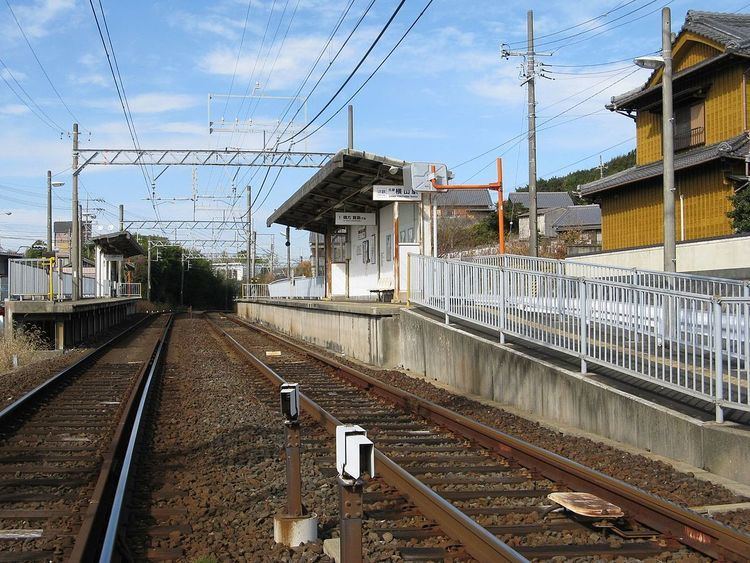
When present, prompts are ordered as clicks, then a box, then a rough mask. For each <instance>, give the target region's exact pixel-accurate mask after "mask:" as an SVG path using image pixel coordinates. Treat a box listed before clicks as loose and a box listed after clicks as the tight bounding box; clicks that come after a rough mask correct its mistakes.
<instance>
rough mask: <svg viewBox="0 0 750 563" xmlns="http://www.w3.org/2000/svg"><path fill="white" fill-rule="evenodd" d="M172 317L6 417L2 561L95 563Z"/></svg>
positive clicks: (1, 430)
mask: <svg viewBox="0 0 750 563" xmlns="http://www.w3.org/2000/svg"><path fill="white" fill-rule="evenodd" d="M169 321H170V317H169V316H167V315H164V316H161V317H159V318H156V319H153V318H145V319H144V322H143V323H142V324H139V325H134V326H132V327H130V328H129V329H126V331H124V332H123V333H121V334H120V335H119V336H117V337H115V338H113V339H112V340H110V341H109V342H107V343H106V344H105V345H103V346H101V347H100V348H98V349H96V350H94V351H92V352H91V353H90V354H88V355H86V356H85V357H83V358H82V359H80V360H79V361H78V362H76V363H75V364H74V365H72V366H70V367H68V368H66V369H65V370H63V371H61V372H60V373H59V374H57V375H56V376H54V377H53V378H51V379H49V380H48V381H47V382H46V383H44V384H42V385H40V386H39V387H37V388H36V389H35V390H33V391H30V392H29V393H27V394H26V395H24V396H22V397H21V398H19V399H18V400H17V401H15V402H14V403H12V404H11V405H9V406H7V407H6V408H5V409H3V411H2V412H0V550H2V553H0V560H2V561H16V560H17V561H36V560H41V561H53V560H54V561H62V560H68V561H90V560H92V558H93V557H95V556H96V554H97V553H98V548H99V541H100V538H101V534H102V530H103V526H104V525H105V524H106V517H107V514H106V508H107V506H108V502H109V499H110V498H111V493H112V485H113V483H114V482H116V478H117V473H118V471H119V465H120V460H121V454H122V446H123V444H124V440H125V439H126V438H127V435H128V432H129V425H130V421H131V420H132V412H133V411H132V409H131V407H132V406H133V405H134V404H135V403H136V402H137V399H138V396H139V393H140V391H141V389H142V383H143V381H144V379H145V377H146V374H147V373H148V372H149V370H150V368H151V366H152V364H153V362H154V361H155V357H156V351H157V350H158V349H159V344H160V343H161V342H162V341H163V340H164V338H165V337H166V332H167V330H168V327H169Z"/></svg>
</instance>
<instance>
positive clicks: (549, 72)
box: [0, 0, 750, 257]
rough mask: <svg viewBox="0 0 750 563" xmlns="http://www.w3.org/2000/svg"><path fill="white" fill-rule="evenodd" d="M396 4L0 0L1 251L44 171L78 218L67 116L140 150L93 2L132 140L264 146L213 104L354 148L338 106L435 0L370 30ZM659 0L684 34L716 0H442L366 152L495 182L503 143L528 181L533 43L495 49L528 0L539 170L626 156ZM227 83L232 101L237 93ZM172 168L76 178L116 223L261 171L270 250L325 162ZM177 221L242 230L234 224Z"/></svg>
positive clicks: (104, 144) (415, 33)
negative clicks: (615, 107) (535, 63)
mask: <svg viewBox="0 0 750 563" xmlns="http://www.w3.org/2000/svg"><path fill="white" fill-rule="evenodd" d="M400 2H401V0H374V2H373V0H328V1H326V0H250V1H249V2H248V0H216V1H212V2H205V1H201V0H163V1H157V0H151V1H145V0H130V1H128V2H121V1H118V2H115V1H113V0H101V4H100V1H99V0H93V2H91V1H90V0H25V1H22V0H7V1H6V0H3V2H0V77H1V78H2V79H3V80H2V82H0V123H1V124H2V127H0V247H2V248H6V249H13V250H15V249H18V248H19V247H23V246H24V245H29V244H31V243H33V241H34V240H36V239H45V238H46V234H45V233H46V171H47V170H52V172H53V174H54V179H55V180H56V181H61V182H65V185H64V186H62V187H58V188H55V189H54V200H53V207H54V217H55V220H70V216H71V211H70V200H71V174H70V172H71V168H70V167H71V159H72V140H71V134H70V132H71V131H72V123H73V122H74V121H75V122H78V123H79V125H80V131H81V134H80V139H79V140H80V144H81V148H87V149H88V148H107V149H116V148H126V149H127V148H132V147H133V140H132V138H131V134H130V132H129V130H128V126H127V124H126V119H125V117H124V113H123V109H122V106H121V103H120V99H119V98H118V92H117V90H116V88H115V81H114V79H113V75H112V72H111V70H110V66H109V64H108V59H107V54H106V53H105V49H104V47H103V45H102V41H101V38H100V35H99V31H98V29H97V22H96V21H95V18H94V13H93V11H92V4H93V6H94V7H95V9H96V12H97V15H98V18H99V25H100V26H101V27H102V31H103V33H104V34H105V37H106V29H105V26H104V20H103V19H102V13H101V11H100V6H101V8H103V10H104V14H105V16H106V28H108V30H109V34H110V38H111V43H112V46H113V48H114V56H115V57H116V62H117V68H116V69H115V75H117V72H116V70H117V69H119V76H120V77H121V81H122V85H123V88H124V92H125V98H124V100H125V101H126V102H127V106H128V107H129V109H130V114H131V115H132V120H133V124H134V127H135V131H136V134H137V140H138V141H139V146H140V147H142V148H148V149H164V148H172V149H180V148H193V149H205V148H224V147H240V148H243V149H260V148H262V147H263V135H262V134H261V133H259V132H247V131H234V132H213V133H210V132H209V126H208V124H209V116H210V118H211V120H213V121H214V122H215V123H217V127H216V128H218V129H230V130H231V129H232V128H233V127H235V126H234V125H232V123H233V122H235V121H237V120H239V121H240V122H241V123H243V124H244V123H247V122H248V121H249V120H252V121H253V124H254V127H255V128H256V129H255V130H256V131H258V130H260V129H262V128H267V129H268V128H270V133H269V134H268V136H267V138H266V139H267V142H268V139H269V138H270V139H271V142H273V139H274V138H276V139H278V140H279V141H281V145H280V146H281V148H284V149H286V148H288V147H289V146H290V143H289V142H286V143H284V141H286V140H287V139H288V138H289V137H290V136H292V135H295V137H294V139H295V140H296V144H295V145H294V147H293V148H294V150H309V151H321V152H336V151H337V150H340V149H341V148H344V147H345V146H346V142H347V127H346V111H342V112H340V113H339V114H337V115H333V114H334V112H335V111H336V110H338V109H339V108H340V107H343V106H344V105H345V102H346V101H347V99H348V98H349V97H350V96H351V95H352V94H353V93H355V91H356V90H357V89H359V88H360V86H361V85H362V84H363V83H364V82H365V80H366V79H367V78H368V76H370V75H371V73H372V72H373V71H374V70H375V68H376V67H377V66H378V65H379V64H380V63H381V61H382V60H383V59H384V57H385V56H386V55H387V54H388V52H389V51H390V50H391V49H392V48H393V47H394V45H396V43H397V42H398V41H399V39H400V38H401V37H402V36H403V35H404V33H405V32H406V31H407V29H408V28H409V26H410V25H412V23H413V22H414V21H415V18H417V16H418V15H419V14H420V12H421V11H422V10H423V8H424V7H425V5H426V4H427V2H428V0H405V1H404V2H403V6H402V7H401V9H400V10H399V11H398V12H397V13H396V15H395V17H393V19H392V21H391V23H390V24H389V25H388V27H387V29H386V30H385V32H384V33H382V35H380V38H379V39H378V36H379V34H380V33H381V31H382V30H383V29H384V26H385V25H386V23H387V22H388V20H389V18H391V16H392V14H393V13H394V11H395V10H396V9H397V7H398V5H399V4H400ZM666 4H668V5H669V6H670V8H671V9H672V22H673V23H672V25H673V31H674V32H678V31H679V29H680V27H681V25H682V22H683V21H684V18H685V13H686V11H687V10H688V9H694V10H707V11H710V10H715V9H717V3H716V2H708V1H706V0H692V1H690V2H688V1H685V0H674V1H672V2H667V1H666V0H659V1H656V0H653V1H650V0H606V1H603V0H579V1H577V2H568V1H564V2H563V1H546V2H544V1H534V2H529V1H528V0H527V1H526V2H519V1H516V0H512V1H504V2H498V1H496V0H472V1H456V0H433V1H432V3H431V4H430V6H429V8H428V9H427V10H426V12H425V13H424V15H423V16H422V17H421V19H419V21H418V22H417V23H416V25H415V26H414V27H413V28H412V29H411V31H410V32H408V33H407V34H406V36H405V38H404V40H403V41H402V42H401V44H400V45H399V46H398V47H397V48H396V50H395V51H394V52H393V54H392V55H391V56H390V58H388V60H387V61H386V62H385V63H384V64H383V65H382V67H380V69H379V70H377V72H375V74H374V75H373V77H372V79H370V80H369V82H367V84H366V85H365V86H364V88H362V89H361V91H360V92H359V93H358V94H357V95H356V97H355V98H354V100H353V101H352V103H353V104H354V108H355V109H354V112H355V119H354V121H355V148H356V149H359V150H365V151H368V152H371V153H375V154H379V155H386V156H390V157H393V158H397V159H401V160H407V161H430V162H442V163H446V164H447V165H448V166H449V168H450V169H451V170H453V171H454V173H455V181H456V182H467V181H470V182H471V183H481V182H490V181H493V180H495V178H494V174H495V167H494V166H493V164H494V159H495V158H496V157H502V158H503V165H504V176H505V177H504V182H505V186H506V192H507V191H511V190H513V189H515V188H517V187H519V186H524V185H526V183H527V181H528V153H527V148H526V142H525V137H524V133H525V131H526V122H527V113H526V112H527V103H526V88H525V87H523V86H522V79H521V77H520V74H521V64H522V62H523V59H522V58H521V57H519V56H511V57H509V58H507V59H505V58H503V57H501V45H502V44H507V48H508V49H509V50H511V51H523V50H525V47H526V45H525V40H526V19H527V10H530V9H531V10H533V11H534V28H535V35H536V37H537V47H536V50H537V51H538V52H540V53H542V54H541V55H540V56H539V57H538V60H539V61H540V62H541V63H542V65H543V66H541V67H540V69H539V73H540V76H538V77H537V80H536V84H537V124H538V128H539V129H538V135H537V137H538V157H537V160H538V174H539V176H540V177H542V178H544V177H549V176H553V175H559V174H564V173H567V172H569V171H572V170H576V169H580V168H588V167H591V166H595V165H597V164H598V162H599V157H600V156H601V157H602V158H603V159H604V160H607V159H608V158H611V157H612V156H616V155H619V154H623V153H625V152H627V151H628V150H631V149H632V148H634V147H635V138H634V137H635V126H634V123H633V121H632V120H630V119H629V118H627V117H625V116H622V115H618V114H614V113H611V112H609V111H607V110H606V109H604V105H605V104H606V103H607V102H608V101H609V99H610V98H611V96H613V95H615V94H620V93H623V92H625V91H628V90H630V89H632V88H635V87H637V86H639V85H641V84H642V83H643V82H645V80H646V79H647V78H648V76H649V71H646V70H639V69H637V67H635V66H634V65H633V64H632V62H631V59H632V58H633V57H635V56H638V55H643V54H648V53H652V52H654V51H656V50H657V49H659V48H660V41H661V39H660V30H661V8H662V7H663V6H664V5H666ZM9 6H10V7H9ZM11 8H12V12H11ZM748 9H750V4H747V2H746V1H743V0H724V1H723V2H721V10H722V11H727V12H734V11H743V12H744V11H747V10H748ZM14 15H15V19H14ZM16 19H17V22H18V23H17V22H16ZM360 19H361V22H360V23H359V25H358V26H357V22H358V20H360ZM355 26H357V27H356V30H355ZM21 30H23V34H22V31H21ZM334 30H335V33H334ZM350 34H351V37H350V38H349V39H348V40H347V37H348V36H349V35H350ZM24 35H25V38H24ZM331 36H332V39H331V40H330V42H329V38H331ZM376 40H377V42H376ZM27 41H28V43H27ZM374 42H376V44H375V47H374V48H372V50H371V52H370V53H369V55H368V56H367V57H366V58H365V59H364V62H363V63H362V64H361V66H360V67H359V68H358V69H357V71H356V72H355V73H354V74H353V76H352V78H351V79H350V80H349V82H348V83H347V84H346V85H345V86H344V87H343V88H342V89H341V91H340V93H338V95H337V96H336V97H334V98H333V101H332V102H331V103H330V105H328V107H327V108H326V104H327V103H328V102H329V101H330V100H331V99H332V97H333V96H334V94H336V92H337V91H338V90H339V89H340V87H341V86H342V84H343V83H344V82H345V80H346V79H347V77H348V76H349V75H350V74H351V73H352V71H353V70H354V69H355V67H357V65H358V63H359V62H360V60H361V59H362V58H363V55H365V53H366V52H367V50H368V49H369V48H370V47H371V45H372V44H373V43H374ZM29 45H30V46H29ZM32 49H33V51H32ZM37 59H38V60H37ZM110 60H112V59H110ZM112 62H113V63H114V60H112ZM316 62H317V64H316ZM603 63H610V64H603ZM113 66H114V65H113ZM308 74H309V78H308V79H307V80H306V81H305V79H306V77H307V76H308ZM316 83H317V86H315V85H316ZM314 86H315V87H314ZM313 87H314V88H313ZM230 93H231V94H232V95H233V96H235V97H232V98H228V97H226V96H227V95H228V94H230ZM209 95H212V97H211V98H209ZM295 98H296V99H295ZM303 99H304V100H306V103H305V104H302V101H303ZM287 108H290V109H291V111H287V112H285V110H286V109H287ZM298 110H299V111H298ZM321 110H322V113H321ZM284 114H286V117H284ZM294 114H296V117H295V118H294V120H293V121H292V123H291V125H290V126H289V127H288V128H287V125H289V122H290V118H291V116H292V115H294ZM318 114H320V116H319V117H318V118H317V119H315V120H313V118H314V117H316V116H317V115H318ZM305 115H306V116H307V120H308V121H307V122H306V121H305V117H304V116H305ZM331 116H333V117H332V118H331V119H330V121H329V122H328V123H327V124H326V125H324V126H323V127H321V128H320V129H318V127H319V126H320V125H321V124H322V123H324V122H325V121H326V120H328V119H329V117H331ZM222 118H223V121H224V125H223V126H222V125H221V120H222ZM279 122H281V126H280V127H279V128H276V124H277V123H279ZM306 124H307V128H306V129H304V130H303V131H300V130H301V129H302V128H303V127H305V126H306ZM245 129H247V127H245ZM274 129H275V130H276V132H275V133H274V131H273V130H274ZM310 132H314V134H312V135H311V136H309V138H307V139H304V137H306V136H307V134H308V133H310ZM272 133H273V134H272ZM279 133H282V134H281V138H280V139H279V138H278V134H279ZM162 170H163V169H162V168H157V167H154V168H150V167H147V168H145V169H144V170H141V169H140V168H138V167H117V168H115V167H101V166H98V167H87V168H86V169H85V170H84V171H83V173H82V174H81V175H80V199H81V203H82V204H83V206H84V208H86V207H88V211H89V213H91V214H92V215H95V216H96V217H95V219H94V223H95V231H96V232H107V231H111V230H116V228H117V206H118V205H119V204H123V205H124V206H125V217H126V219H127V220H130V219H132V220H136V219H153V218H154V217H155V214H156V213H158V216H159V217H160V218H162V219H169V218H176V219H190V218H192V217H193V214H194V210H193V207H194V205H193V202H192V201H187V200H186V199H185V198H188V197H190V196H191V194H192V193H193V189H194V186H195V190H196V192H197V193H198V194H199V195H200V196H201V197H200V198H199V199H198V200H197V202H196V203H195V207H196V210H195V217H196V218H197V219H203V220H208V219H216V218H220V217H236V218H241V217H243V216H244V214H245V212H246V209H245V201H246V200H245V198H246V196H245V192H244V190H245V189H246V186H247V185H250V186H252V188H251V189H252V191H253V195H254V196H256V195H258V193H259V192H260V195H259V197H258V198H257V199H256V200H255V205H254V207H253V211H252V213H253V217H254V218H255V220H254V224H255V228H256V230H257V231H258V233H259V238H258V244H259V246H261V245H262V246H265V247H268V246H269V244H270V242H271V240H272V237H271V236H268V235H274V237H273V240H274V242H275V244H276V248H277V249H279V248H283V246H282V244H283V241H282V238H283V237H282V232H283V228H282V227H280V226H278V225H276V226H273V227H271V228H267V227H266V225H265V223H266V218H267V217H268V216H269V215H270V214H271V213H272V212H273V210H274V209H275V208H277V207H278V206H279V205H281V204H282V203H283V202H284V201H285V200H286V199H287V198H288V197H289V196H290V195H291V194H293V193H294V192H295V191H296V190H297V189H298V188H299V187H300V185H301V184H302V183H303V182H304V181H305V180H306V179H308V178H309V177H310V176H311V175H312V174H313V173H314V170H311V169H284V170H283V171H282V172H281V174H280V175H279V176H278V179H277V180H276V181H275V182H274V179H275V178H276V171H273V172H271V173H270V174H269V176H268V178H266V182H265V184H264V182H263V180H264V177H265V170H260V169H242V170H239V171H238V169H237V168H231V169H229V168H215V167H203V168H200V167H199V168H196V169H195V170H194V169H193V168H192V167H170V168H168V169H166V170H164V171H163V174H161V175H160V176H159V178H158V179H156V180H155V182H153V183H152V181H153V179H154V177H155V176H157V175H159V174H160V173H161V172H162ZM261 186H262V189H263V191H262V192H261V191H260V190H261ZM152 196H154V197H155V198H157V199H154V197H152ZM233 196H234V197H233ZM148 198H151V199H148ZM175 198H177V199H175ZM233 202H234V205H232V203H233ZM172 234H175V233H172ZM176 235H177V237H178V238H189V237H194V238H211V239H222V240H230V241H231V240H234V238H235V234H234V233H230V232H228V231H227V232H221V233H217V232H213V233H212V232H194V233H193V234H189V233H185V232H178V233H176ZM306 241H307V235H306V233H302V232H294V233H293V235H292V256H294V257H297V256H301V255H304V256H307V255H308V254H309V250H308V248H307V247H306ZM226 247H227V248H228V247H231V245H229V246H226ZM215 248H219V247H218V246H217V247H215Z"/></svg>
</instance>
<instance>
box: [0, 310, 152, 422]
mask: <svg viewBox="0 0 750 563" xmlns="http://www.w3.org/2000/svg"><path fill="white" fill-rule="evenodd" d="M151 318H152V317H151V316H146V317H144V318H142V319H141V320H139V321H137V322H135V323H133V324H132V325H131V326H129V327H127V328H126V329H124V330H123V331H122V332H120V333H118V334H116V335H115V336H113V337H112V338H110V339H109V340H107V341H106V342H105V343H104V344H102V345H101V346H99V347H98V348H95V349H94V350H92V351H91V352H89V353H88V354H86V355H85V356H84V357H83V358H81V359H80V360H78V361H77V362H75V363H74V364H72V365H70V366H68V367H66V368H64V369H62V370H61V371H59V372H58V373H56V374H55V375H53V376H52V377H50V378H49V379H48V380H47V381H45V382H44V383H42V384H40V385H39V386H37V387H35V388H34V389H32V390H31V391H29V392H28V393H25V394H24V395H22V396H21V397H19V398H18V399H16V400H15V401H14V402H13V403H11V404H10V405H8V406H7V407H5V408H4V409H3V410H2V411H0V433H1V432H3V431H5V430H6V429H7V428H8V426H9V425H10V424H12V423H14V422H15V418H16V416H17V414H18V412H20V411H21V410H23V409H25V408H27V407H29V406H31V405H34V404H35V403H36V402H37V401H39V400H41V399H42V397H44V396H46V394H47V393H49V392H50V391H51V390H52V389H53V388H54V387H55V385H57V384H58V383H62V382H63V381H65V380H67V379H71V378H73V377H75V376H76V375H78V374H79V373H80V372H81V371H83V370H85V369H86V368H88V367H89V366H90V365H91V364H92V363H93V362H94V361H96V360H97V359H98V358H99V357H101V356H102V355H104V353H105V352H107V351H108V350H109V349H110V348H111V347H112V346H114V345H115V344H117V343H118V342H119V341H120V340H122V339H123V338H125V337H126V336H128V335H129V334H130V333H132V332H133V331H135V329H137V328H138V327H140V326H141V325H142V324H144V323H145V322H147V321H148V320H150V319H151Z"/></svg>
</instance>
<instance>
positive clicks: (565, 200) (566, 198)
mask: <svg viewBox="0 0 750 563" xmlns="http://www.w3.org/2000/svg"><path fill="white" fill-rule="evenodd" d="M508 201H510V202H511V203H512V204H514V205H522V206H523V207H525V208H526V209H528V208H529V192H513V193H511V194H509V195H508ZM569 205H573V198H571V197H570V194H569V193H568V192H537V194H536V206H537V210H538V211H539V210H542V209H549V208H551V207H568V206H569Z"/></svg>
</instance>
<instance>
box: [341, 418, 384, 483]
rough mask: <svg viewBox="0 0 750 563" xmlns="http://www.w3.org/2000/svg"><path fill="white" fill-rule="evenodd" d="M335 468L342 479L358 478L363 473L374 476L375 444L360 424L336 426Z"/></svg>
mask: <svg viewBox="0 0 750 563" xmlns="http://www.w3.org/2000/svg"><path fill="white" fill-rule="evenodd" d="M336 470H337V471H338V474H339V476H340V477H341V478H342V479H355V480H356V479H360V478H361V477H362V475H364V474H365V473H367V474H368V475H369V476H370V477H374V476H375V446H374V444H373V443H372V441H371V440H370V439H369V438H368V437H367V431H366V430H365V429H364V428H362V427H361V426H356V425H354V424H343V425H341V426H337V427H336Z"/></svg>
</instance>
